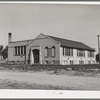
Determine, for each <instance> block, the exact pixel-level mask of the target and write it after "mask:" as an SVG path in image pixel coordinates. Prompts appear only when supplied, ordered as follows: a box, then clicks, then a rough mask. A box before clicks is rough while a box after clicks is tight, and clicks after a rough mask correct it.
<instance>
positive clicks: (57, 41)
mask: <svg viewBox="0 0 100 100" xmlns="http://www.w3.org/2000/svg"><path fill="white" fill-rule="evenodd" d="M8 62H9V63H12V64H13V63H23V64H60V65H72V64H95V62H96V60H95V49H93V48H91V47H89V46H87V45H86V44H84V43H82V42H77V41H72V40H68V39H63V38H58V37H54V36H49V35H44V34H42V33H41V34H39V35H38V36H37V37H36V38H35V39H31V40H22V41H12V33H8Z"/></svg>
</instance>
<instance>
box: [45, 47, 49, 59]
mask: <svg viewBox="0 0 100 100" xmlns="http://www.w3.org/2000/svg"><path fill="white" fill-rule="evenodd" d="M47 56H48V47H45V57H47Z"/></svg>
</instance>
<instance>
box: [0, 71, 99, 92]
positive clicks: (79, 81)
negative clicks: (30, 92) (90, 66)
mask: <svg viewBox="0 0 100 100" xmlns="http://www.w3.org/2000/svg"><path fill="white" fill-rule="evenodd" d="M0 88H1V89H6V88H7V89H8V88H10V89H15V88H16V89H17V88H18V89H44V90H45V89H65V90H100V74H99V73H98V74H95V73H87V74H86V73H83V72H75V71H67V72H66V73H65V72H64V71H61V72H59V73H53V71H51V72H50V71H49V72H47V71H43V72H33V71H32V72H19V71H12V70H0Z"/></svg>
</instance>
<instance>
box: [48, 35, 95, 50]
mask: <svg viewBox="0 0 100 100" xmlns="http://www.w3.org/2000/svg"><path fill="white" fill-rule="evenodd" d="M47 36H48V37H50V38H52V39H54V40H55V41H58V42H60V43H61V46H63V47H69V48H76V49H83V50H91V51H95V49H93V48H91V47H89V46H87V45H85V44H83V43H82V42H77V41H72V40H67V39H63V38H58V37H54V36H49V35H47Z"/></svg>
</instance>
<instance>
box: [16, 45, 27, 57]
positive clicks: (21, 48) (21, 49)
mask: <svg viewBox="0 0 100 100" xmlns="http://www.w3.org/2000/svg"><path fill="white" fill-rule="evenodd" d="M14 49H15V54H14V55H15V56H19V55H25V54H26V46H16V47H15V48H14Z"/></svg>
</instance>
